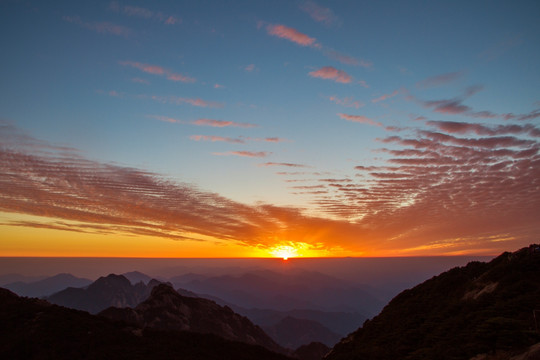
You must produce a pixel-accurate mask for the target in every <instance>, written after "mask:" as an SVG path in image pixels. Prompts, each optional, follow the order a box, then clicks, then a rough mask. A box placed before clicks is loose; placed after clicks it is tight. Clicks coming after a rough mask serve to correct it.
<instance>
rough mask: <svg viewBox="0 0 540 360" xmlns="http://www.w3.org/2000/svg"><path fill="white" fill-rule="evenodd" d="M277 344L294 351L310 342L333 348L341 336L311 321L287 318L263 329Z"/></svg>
mask: <svg viewBox="0 0 540 360" xmlns="http://www.w3.org/2000/svg"><path fill="white" fill-rule="evenodd" d="M263 329H264V331H265V332H266V333H267V334H268V335H270V337H271V338H272V339H274V340H275V341H276V342H277V343H278V344H280V345H281V346H284V347H286V348H289V349H296V348H298V347H300V346H302V345H306V344H310V343H312V342H320V343H323V344H325V345H326V346H334V345H335V344H336V343H337V342H338V341H339V340H340V339H341V336H340V335H339V334H336V333H334V332H332V331H330V330H329V329H328V328H326V327H324V326H323V325H321V324H320V323H318V322H316V321H313V320H305V319H297V318H294V317H291V316H287V317H286V318H284V319H282V320H281V321H279V322H278V323H276V324H274V325H272V326H267V327H264V328H263Z"/></svg>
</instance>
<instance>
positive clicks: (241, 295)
mask: <svg viewBox="0 0 540 360" xmlns="http://www.w3.org/2000/svg"><path fill="white" fill-rule="evenodd" d="M170 281H171V282H172V283H173V284H174V285H175V287H181V288H183V289H186V290H190V291H193V292H195V293H198V294H202V296H206V295H211V296H215V297H218V298H220V299H223V300H224V301H227V302H229V303H232V304H235V305H238V306H241V307H243V308H247V309H250V308H259V309H273V310H279V311H289V310H293V309H313V310H322V311H336V312H359V313H363V314H368V315H369V314H371V315H373V314H376V313H377V312H379V311H380V309H382V307H383V305H384V303H383V302H382V301H381V300H380V299H379V298H378V297H377V296H375V295H374V294H373V293H372V291H371V290H372V289H371V288H370V287H368V286H360V285H357V284H352V283H349V282H346V281H344V280H340V279H337V278H335V277H332V276H328V275H325V274H322V273H320V272H316V271H306V270H300V269H294V270H291V271H285V272H275V271H270V270H253V271H250V272H246V273H243V274H235V275H221V276H204V275H200V274H199V275H198V274H187V275H184V276H178V277H174V278H171V279H170Z"/></svg>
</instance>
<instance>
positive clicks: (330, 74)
mask: <svg viewBox="0 0 540 360" xmlns="http://www.w3.org/2000/svg"><path fill="white" fill-rule="evenodd" d="M309 76H311V77H315V78H321V79H327V80H334V81H335V82H339V83H350V82H351V81H352V77H351V76H350V75H349V74H347V73H346V72H345V71H343V70H338V69H336V68H334V67H332V66H324V67H322V68H320V69H319V70H316V71H312V72H310V73H309Z"/></svg>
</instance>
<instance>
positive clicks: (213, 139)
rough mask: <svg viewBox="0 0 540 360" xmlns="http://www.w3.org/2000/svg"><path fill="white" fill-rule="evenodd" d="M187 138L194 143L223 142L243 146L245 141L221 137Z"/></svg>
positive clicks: (199, 136) (202, 136)
mask: <svg viewBox="0 0 540 360" xmlns="http://www.w3.org/2000/svg"><path fill="white" fill-rule="evenodd" d="M189 138H190V139H191V140H195V141H211V142H216V141H223V142H228V143H231V144H244V143H245V141H244V140H242V139H233V138H230V137H223V136H207V135H191V136H190V137H189Z"/></svg>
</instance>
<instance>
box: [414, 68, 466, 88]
mask: <svg viewBox="0 0 540 360" xmlns="http://www.w3.org/2000/svg"><path fill="white" fill-rule="evenodd" d="M461 76H463V73H462V72H451V73H446V74H441V75H436V76H432V77H428V78H427V79H424V80H422V81H420V82H418V83H416V87H419V88H422V89H426V88H431V87H436V86H441V85H444V84H447V83H449V82H452V81H455V80H457V79H459V78H460V77H461Z"/></svg>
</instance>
